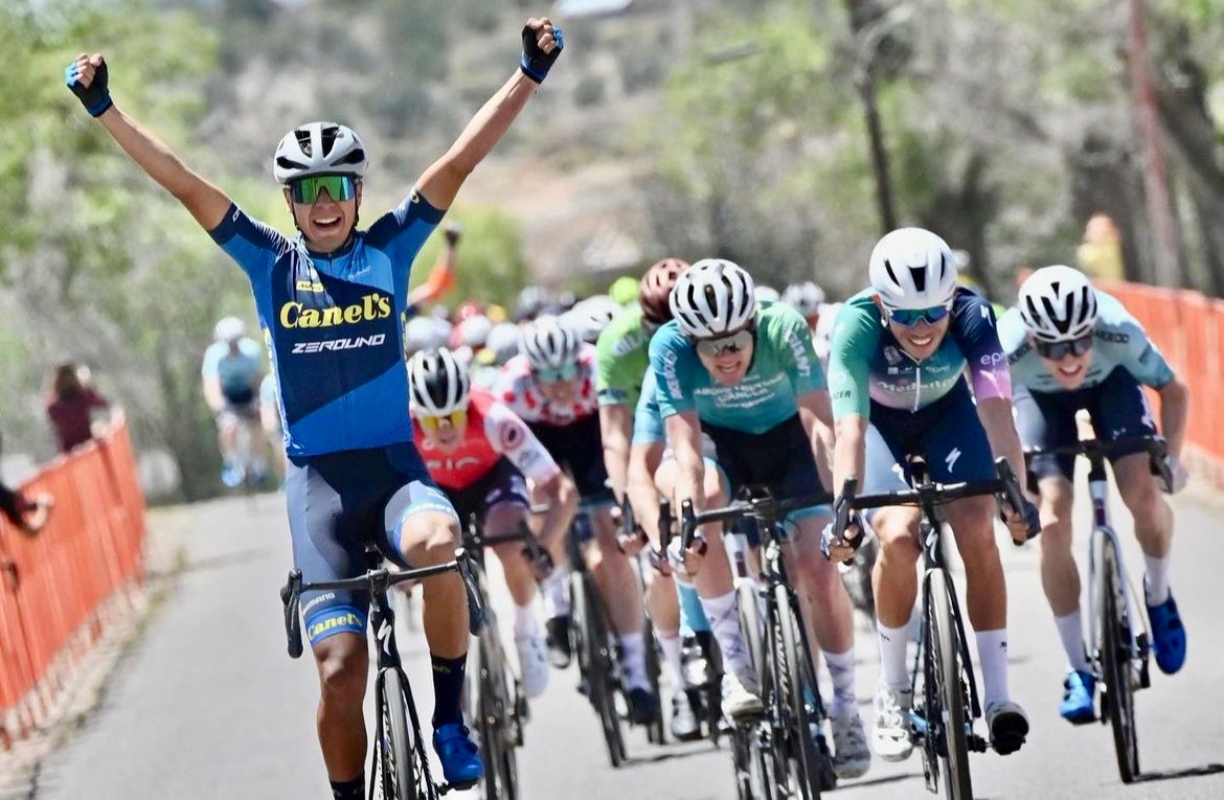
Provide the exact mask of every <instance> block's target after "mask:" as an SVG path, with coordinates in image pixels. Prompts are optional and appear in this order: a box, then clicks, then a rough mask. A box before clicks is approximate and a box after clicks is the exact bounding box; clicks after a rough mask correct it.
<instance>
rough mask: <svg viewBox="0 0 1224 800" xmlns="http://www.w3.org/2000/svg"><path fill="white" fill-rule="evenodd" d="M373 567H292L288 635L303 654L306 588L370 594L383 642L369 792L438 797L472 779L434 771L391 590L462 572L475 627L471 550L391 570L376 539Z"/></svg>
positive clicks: (375, 632) (407, 799)
mask: <svg viewBox="0 0 1224 800" xmlns="http://www.w3.org/2000/svg"><path fill="white" fill-rule="evenodd" d="M366 555H367V558H368V562H369V565H368V566H369V568H368V569H367V570H366V572H365V574H364V575H360V576H358V577H355V578H347V579H343V580H335V581H318V582H306V581H303V579H302V571H301V570H299V569H294V570H291V571H290V572H289V580H288V582H287V583H286V584H285V586H283V587H282V588H281V602H282V603H283V604H284V607H285V635H286V637H287V639H288V643H289V656H290V658H300V657H301V655H302V620H301V614H300V613H299V612H300V604H301V595H302V592H307V591H315V590H331V591H360V592H368V593H369V595H370V624H369V630H370V632H371V635H372V636H373V637H374V639H375V642H376V643H377V645H378V662H377V673H376V676H375V680H374V715H375V719H377V720H378V723H377V730H376V731H375V735H374V758H373V760H372V762H371V764H370V781H369V786H370V796H371V797H373V796H374V792H375V790H376V789H377V790H379V791H380V792H381V796H382V797H383V798H384V800H438V798H439V797H440V796H441V795H443V794H446V793H447V792H449V791H451V790H457V789H470V788H471V787H472V785H473V784H468V785H453V784H447V783H436V782H435V781H434V778H433V776H432V775H431V773H430V768H429V754H428V752H427V751H426V749H425V737H424V736H423V735H422V733H421V722H420V719H419V717H418V716H417V709H416V703H415V702H414V700H413V697H412V687H411V685H410V684H409V681H408V676H407V674H405V672H404V668H403V665H402V663H401V661H400V655H399V648H398V647H397V645H396V642H395V611H394V610H393V608H392V604H391V601H390V599H389V598H388V596H387V592H388V591H390V589H391V587H392V586H395V585H397V584H400V583H404V582H405V581H416V580H422V579H425V578H429V577H432V576H434V575H440V574H442V573H445V572H458V573H459V574H460V576H462V578H463V581H464V585H465V586H466V587H467V593H468V607H469V613H470V615H471V618H472V628H473V632H474V633H475V632H476V631H477V630H478V629H479V625H480V621H481V619H482V618H483V613H484V610H483V608H482V607H481V606H480V605H478V603H477V598H478V595H477V594H476V592H475V591H474V587H473V585H472V579H471V576H470V569H471V564H470V559H469V557H468V554H467V552H466V551H464V550H462V549H460V550H457V551H456V552H455V560H453V561H448V562H446V563H445V564H438V565H436V566H432V567H420V568H418V569H406V570H391V569H387V568H386V567H384V566H382V555H381V553H380V551H379V550H378V548H377V547H376V546H374V545H373V544H369V545H367V546H366Z"/></svg>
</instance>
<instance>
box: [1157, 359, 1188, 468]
mask: <svg viewBox="0 0 1224 800" xmlns="http://www.w3.org/2000/svg"><path fill="white" fill-rule="evenodd" d="M1189 415H1190V389H1189V388H1188V387H1187V386H1186V384H1184V383H1183V382H1182V381H1181V380H1180V379H1178V378H1174V379H1173V380H1171V381H1169V382H1168V383H1166V384H1165V385H1164V386H1162V387H1160V432H1161V434H1162V435H1163V436H1164V437H1165V440H1166V441H1167V442H1168V443H1169V454H1170V455H1172V456H1175V457H1177V458H1181V453H1182V446H1183V445H1184V444H1185V442H1186V420H1187V418H1188V417H1189Z"/></svg>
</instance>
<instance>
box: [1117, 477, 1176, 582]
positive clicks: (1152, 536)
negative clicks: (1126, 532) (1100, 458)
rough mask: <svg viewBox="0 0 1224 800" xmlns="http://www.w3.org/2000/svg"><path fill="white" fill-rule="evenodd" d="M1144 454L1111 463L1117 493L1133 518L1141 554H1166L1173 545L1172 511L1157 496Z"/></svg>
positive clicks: (1154, 480)
mask: <svg viewBox="0 0 1224 800" xmlns="http://www.w3.org/2000/svg"><path fill="white" fill-rule="evenodd" d="M1150 464H1151V459H1150V457H1149V456H1148V454H1147V453H1135V454H1133V455H1129V456H1123V457H1122V458H1119V459H1118V460H1117V461H1115V462H1114V464H1113V473H1114V480H1116V481H1117V483H1118V494H1120V495H1122V502H1124V503H1126V507H1127V509H1129V510H1130V512H1131V515H1132V516H1133V517H1134V519H1135V538H1136V539H1138V540H1139V546H1140V547H1141V548H1142V549H1143V553H1144V555H1148V556H1153V557H1157V558H1160V557H1163V556H1165V555H1168V553H1169V547H1170V545H1172V543H1173V509H1171V508H1170V507H1169V504H1168V503H1166V502H1165V500H1164V497H1162V496H1161V494H1160V487H1159V486H1158V485H1157V482H1156V476H1154V475H1153V474H1152V470H1151V466H1150Z"/></svg>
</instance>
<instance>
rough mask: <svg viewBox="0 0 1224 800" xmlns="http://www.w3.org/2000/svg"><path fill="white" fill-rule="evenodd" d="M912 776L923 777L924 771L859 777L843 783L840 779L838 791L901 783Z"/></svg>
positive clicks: (839, 792)
mask: <svg viewBox="0 0 1224 800" xmlns="http://www.w3.org/2000/svg"><path fill="white" fill-rule="evenodd" d="M911 778H922V773H921V772H906V773H902V774H901V775H886V776H881V777H879V778H866V779H863V778H859V779H856V780H853V781H851V782H850V783H842V782H841V781H838V783H837V793H838V794H841V793H842V792H852V791H854V790H855V789H870V788H872V787H874V786H886V785H888V784H890V783H900V782H901V781H908V780H910V779H911Z"/></svg>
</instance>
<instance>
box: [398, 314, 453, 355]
mask: <svg viewBox="0 0 1224 800" xmlns="http://www.w3.org/2000/svg"><path fill="white" fill-rule="evenodd" d="M450 332H451V325H450V323H449V322H447V321H446V320H444V319H436V318H434V317H429V316H416V317H413V318H412V319H410V320H408V322H407V324H405V325H404V350H405V352H407V353H416V352H419V351H421V350H434V349H436V348H439V347H444V346H445V345H446V343H447V342H448V341H449V340H450Z"/></svg>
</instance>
